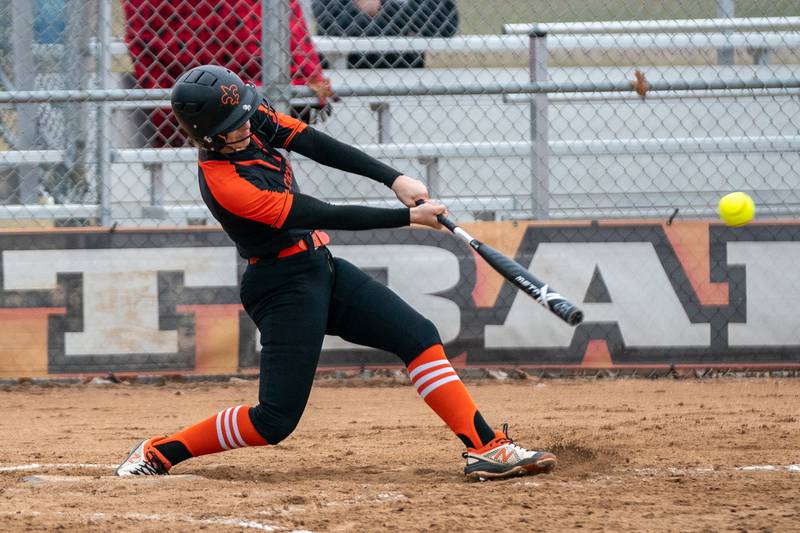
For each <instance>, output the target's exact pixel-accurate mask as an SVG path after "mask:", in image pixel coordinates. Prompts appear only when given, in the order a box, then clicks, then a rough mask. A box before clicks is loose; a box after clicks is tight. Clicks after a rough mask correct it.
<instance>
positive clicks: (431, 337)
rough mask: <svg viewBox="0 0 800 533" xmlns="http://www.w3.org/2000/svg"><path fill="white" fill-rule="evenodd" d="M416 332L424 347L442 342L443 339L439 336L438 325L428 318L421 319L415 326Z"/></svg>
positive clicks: (418, 341) (418, 340) (420, 343)
mask: <svg viewBox="0 0 800 533" xmlns="http://www.w3.org/2000/svg"><path fill="white" fill-rule="evenodd" d="M414 334H415V337H416V339H417V343H418V344H419V345H420V346H422V347H424V348H428V347H429V346H433V345H434V344H441V343H442V339H441V337H440V336H439V330H438V329H436V326H435V325H434V324H433V322H431V321H430V320H428V319H427V318H421V319H420V320H419V322H418V323H417V324H416V325H415V327H414Z"/></svg>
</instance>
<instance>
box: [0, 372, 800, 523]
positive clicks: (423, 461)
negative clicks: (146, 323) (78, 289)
mask: <svg viewBox="0 0 800 533" xmlns="http://www.w3.org/2000/svg"><path fill="white" fill-rule="evenodd" d="M468 386H469V387H470V389H471V391H472V392H473V395H474V396H475V399H476V402H477V403H478V405H479V406H480V408H481V410H482V412H483V413H484V416H485V417H486V418H487V420H489V421H490V422H492V423H494V424H495V425H496V426H497V427H500V425H501V424H502V423H503V422H508V423H509V425H510V431H509V433H510V435H511V437H512V438H514V439H515V441H517V442H518V443H520V444H522V445H524V446H528V447H533V448H542V449H549V450H551V451H553V452H555V453H556V454H558V456H559V460H560V463H559V466H558V468H557V469H556V471H555V472H554V473H552V474H550V475H540V476H536V477H525V478H514V479H511V480H506V481H497V482H484V483H480V482H478V483H470V482H467V481H466V480H465V479H464V476H463V471H462V468H463V459H462V458H461V456H460V454H461V451H462V449H461V444H460V442H459V441H458V440H457V439H456V438H455V437H454V436H453V435H452V434H450V432H449V431H448V430H447V428H446V427H445V426H444V425H443V424H442V423H441V422H440V421H439V419H438V418H437V417H436V416H435V415H434V414H433V413H432V412H430V411H429V410H428V408H427V406H426V405H425V404H424V402H423V401H421V400H420V399H419V398H418V397H417V396H416V394H415V392H414V390H413V388H412V387H410V386H407V385H406V386H403V385H397V384H395V385H391V386H373V385H370V384H367V383H365V384H364V385H363V386H355V387H353V386H341V384H338V385H337V384H333V385H331V384H328V383H325V382H321V383H318V385H317V387H316V388H315V390H314V392H313V394H312V397H311V400H310V403H309V406H308V409H307V411H306V414H305V417H304V418H303V420H302V421H301V423H300V426H299V427H298V429H297V430H296V432H295V433H294V434H293V435H292V436H291V437H289V439H287V440H286V441H284V442H283V443H281V444H280V445H278V446H275V447H265V448H250V449H242V450H236V451H232V452H227V453H224V454H218V455H211V456H206V457H200V458H196V459H192V460H189V461H187V462H185V463H182V464H180V465H178V466H177V467H176V468H174V469H173V471H172V474H173V475H170V476H164V477H158V478H133V479H131V478H116V477H114V476H113V475H112V472H113V468H114V466H115V465H116V464H117V463H119V462H120V461H121V460H122V459H123V458H124V457H125V455H126V452H127V450H128V449H129V448H130V446H131V445H132V444H134V443H135V442H136V441H137V439H141V438H144V437H149V436H154V435H158V434H166V433H170V432H174V431H176V430H178V429H180V428H181V427H183V426H185V425H188V424H191V423H194V422H196V421H199V420H201V419H203V418H205V417H207V416H210V415H211V414H214V413H215V412H216V411H218V410H220V409H223V408H225V407H228V406H231V405H238V404H240V403H252V402H254V400H255V398H256V397H257V385H256V383H255V382H254V381H242V380H236V381H234V382H226V383H192V384H187V383H168V384H166V385H162V386H156V385H135V384H134V385H127V384H117V385H108V386H90V385H75V386H68V387H64V386H50V387H46V386H38V385H30V384H29V385H13V386H4V387H2V388H1V389H0V412H2V417H0V435H2V437H0V445H1V447H0V530H2V531H43V530H53V529H60V530H79V531H104V532H105V531H109V530H113V531H115V532H126V531H158V532H163V531H164V530H176V531H195V530H206V531H245V530H247V531H250V530H254V531H461V530H464V531H478V530H483V531H486V530H490V531H491V530H509V531H561V530H576V529H582V530H608V531H623V530H639V531H667V530H671V531H676V530H680V531H722V530H737V531H739V530H742V531H744V530H746V531H756V530H759V531H790V530H796V528H797V527H798V524H800V521H799V520H800V489H798V487H800V451H799V450H800V380H797V379H783V378H781V379H778V378H750V379H736V378H717V379H710V380H669V379H659V380H646V379H627V380H616V381H606V380H599V381H598V380H582V379H574V380H548V379H544V380H540V379H527V380H520V381H515V382H513V383H507V382H504V383H498V382H496V381H479V382H471V383H469V384H468Z"/></svg>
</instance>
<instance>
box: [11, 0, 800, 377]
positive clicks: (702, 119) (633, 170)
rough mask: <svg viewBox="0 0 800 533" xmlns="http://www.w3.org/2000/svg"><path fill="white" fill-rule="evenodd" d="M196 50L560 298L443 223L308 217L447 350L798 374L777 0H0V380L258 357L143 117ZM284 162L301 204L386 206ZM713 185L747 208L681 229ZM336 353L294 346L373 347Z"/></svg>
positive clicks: (791, 86) (781, 10) (229, 252)
mask: <svg viewBox="0 0 800 533" xmlns="http://www.w3.org/2000/svg"><path fill="white" fill-rule="evenodd" d="M262 36H266V37H265V38H262ZM204 63H216V64H221V65H224V66H226V67H229V68H230V69H232V70H233V71H236V72H238V73H240V74H241V76H242V77H243V78H245V79H248V80H252V81H254V82H255V83H256V84H257V85H258V86H259V87H260V90H261V91H262V92H263V94H264V95H265V96H266V97H268V98H269V99H270V101H271V102H272V103H273V104H274V105H275V106H276V107H277V108H278V109H280V110H282V111H284V112H286V113H291V114H293V115H294V116H296V117H299V118H301V119H303V120H305V121H308V122H311V123H313V125H314V127H316V128H319V129H320V130H322V131H324V132H326V133H328V134H330V135H331V136H333V137H335V138H337V139H340V140H342V141H344V142H348V143H351V144H354V145H356V146H358V147H360V148H362V149H363V150H365V151H366V152H368V153H370V154H372V155H374V156H375V157H378V158H380V159H382V160H384V161H386V162H387V163H389V164H391V165H393V166H394V167H396V168H397V169H398V170H401V171H403V172H404V173H406V174H409V175H412V176H417V177H419V178H421V179H422V180H424V181H425V182H426V184H427V186H428V188H429V189H430V191H431V196H432V197H434V198H438V199H440V200H442V201H444V202H445V203H446V204H447V206H448V207H449V209H450V211H451V213H452V218H453V219H455V220H457V221H459V222H461V223H465V224H467V227H468V228H469V230H470V233H471V234H474V235H475V236H476V237H478V238H480V239H481V240H484V241H486V242H488V243H490V244H492V245H493V246H495V247H497V248H498V249H500V250H501V251H503V252H504V253H506V254H508V255H509V256H512V257H514V258H515V259H517V260H518V261H519V262H520V263H522V264H524V265H525V266H526V267H530V269H531V270H532V271H534V272H536V273H537V274H538V275H540V276H541V277H542V278H543V279H545V280H546V281H548V282H552V283H553V284H554V285H555V286H556V288H557V289H559V290H560V292H562V293H563V294H564V295H565V296H568V297H569V298H570V299H572V300H574V301H575V302H576V303H578V304H579V305H580V306H581V307H582V308H583V309H584V311H585V312H586V322H585V323H584V324H582V325H581V326H579V327H578V328H577V329H574V328H570V327H569V326H566V325H563V324H561V323H560V322H558V320H557V319H554V318H552V317H550V316H549V315H547V314H546V312H545V311H543V310H542V309H540V308H539V307H537V304H536V303H535V302H533V301H532V300H529V299H527V298H526V297H525V296H524V295H522V296H520V294H521V293H519V292H518V291H516V290H515V289H513V288H512V287H511V286H510V285H508V284H503V280H502V279H501V278H500V277H499V276H498V275H496V274H494V273H493V272H492V271H491V270H490V269H489V268H488V267H486V265H485V264H484V263H483V262H481V261H478V260H476V259H475V257H473V256H472V255H471V254H470V251H469V250H468V249H467V248H466V247H464V246H462V245H461V244H462V243H460V242H457V241H455V239H453V238H451V237H450V236H449V234H445V233H439V232H433V231H407V232H405V231H375V232H360V233H348V232H337V233H336V235H334V239H333V245H332V246H331V248H332V250H333V251H334V253H336V254H337V255H339V256H341V257H345V258H347V259H348V260H350V261H352V262H353V263H355V264H357V265H358V266H359V267H361V268H363V269H365V270H366V271H368V272H369V273H370V274H371V275H373V276H375V277H376V278H378V279H380V280H382V281H383V282H384V283H387V284H388V285H389V286H390V287H391V288H392V289H393V290H395V291H396V292H398V293H399V294H400V295H401V296H402V297H403V298H404V299H406V300H407V301H409V303H410V304H411V305H412V306H414V307H415V308H417V309H419V310H420V311H421V312H422V313H423V314H425V315H426V316H429V317H431V319H432V320H434V322H435V323H436V325H437V327H438V328H439V330H440V332H441V334H442V338H443V342H444V343H445V345H446V349H447V351H448V353H449V354H451V356H453V357H454V358H456V359H458V357H461V356H459V354H462V355H463V354H468V357H469V364H472V365H502V364H513V365H528V366H529V367H535V369H537V371H547V369H548V368H563V367H565V366H570V365H571V366H574V367H578V368H585V367H586V366H589V367H594V366H596V367H611V366H616V367H617V368H619V365H622V367H625V365H628V367H632V366H636V368H641V367H642V366H648V365H651V366H652V365H655V366H658V365H661V366H662V367H663V366H664V365H667V366H666V367H667V368H669V365H676V366H678V367H680V366H681V365H689V366H687V367H685V368H684V370H685V369H687V368H688V369H689V370H692V369H694V368H696V367H695V366H692V365H699V366H703V365H710V366H713V365H718V366H719V365H721V366H723V367H726V368H729V367H731V366H737V365H738V366H740V367H746V368H750V369H759V368H763V369H767V370H768V369H770V368H775V367H778V368H786V367H791V368H797V366H798V359H797V353H798V347H800V340H798V338H797V332H798V331H800V319H797V318H796V317H795V316H794V315H795V314H793V313H782V312H780V310H782V309H786V308H791V306H792V305H793V304H794V302H795V301H796V300H797V298H800V288H798V285H797V284H796V283H795V282H794V281H793V280H791V279H788V277H786V276H776V275H775V272H784V271H793V269H794V268H795V266H796V264H797V261H800V247H798V246H797V245H796V244H797V242H798V241H800V224H798V223H797V220H796V219H797V218H798V217H797V215H798V214H800V171H799V170H798V169H800V157H799V154H800V98H799V97H800V2H798V1H797V0H776V1H772V2H764V1H759V0H693V1H691V2H690V1H687V0H646V1H641V0H593V1H589V2H587V1H585V0H580V1H579V0H563V1H560V2H548V1H544V0H496V1H494V2H484V1H480V0H0V227H10V228H14V230H9V231H0V255H2V259H1V260H0V376H3V375H6V376H9V375H11V376H15V375H21V374H20V372H22V373H23V374H24V375H29V374H30V372H32V371H31V369H32V368H33V369H34V370H35V369H38V371H39V372H40V374H47V373H80V372H86V371H91V372H100V371H106V370H114V371H119V370H130V371H143V370H149V371H184V370H188V371H193V372H197V373H232V372H237V371H239V370H240V369H242V368H251V367H255V366H257V365H258V350H259V348H258V335H257V331H256V329H255V327H254V325H253V324H252V322H251V321H249V318H248V317H247V316H246V315H245V314H244V312H243V311H242V309H241V306H240V303H239V297H238V292H239V291H238V274H240V273H241V271H242V269H243V268H244V264H243V262H242V261H241V260H239V259H238V258H237V256H236V254H235V250H234V249H233V247H232V246H231V243H230V241H229V240H228V239H227V238H226V237H225V235H224V234H223V233H221V232H220V231H219V227H218V225H217V223H216V221H215V220H214V219H213V217H211V215H210V213H209V212H208V210H207V209H206V207H205V205H204V204H203V202H202V200H201V197H200V192H199V188H198V184H197V179H198V178H197V165H196V161H197V151H196V149H195V148H193V147H191V146H190V145H189V143H188V142H187V139H186V137H185V136H184V135H183V133H182V132H181V131H180V129H179V128H178V127H177V123H176V122H175V120H174V118H173V117H172V116H171V114H170V112H169V107H168V103H169V92H170V88H171V87H172V85H173V83H174V80H175V79H176V78H177V77H178V76H179V75H180V74H181V73H182V72H184V71H185V70H187V69H189V68H191V67H193V66H196V65H199V64H204ZM290 158H291V161H292V165H293V167H294V173H295V175H296V176H297V181H298V182H299V184H300V188H301V190H302V191H303V192H304V193H306V194H309V195H312V196H315V197H318V198H321V199H324V200H327V201H330V202H333V203H339V204H341V203H355V204H368V205H374V206H396V205H397V200H396V199H395V197H394V195H393V194H392V193H391V191H389V190H387V189H386V188H385V187H382V186H380V185H377V184H375V183H374V182H372V181H371V180H368V179H365V178H363V177H359V176H353V175H348V174H345V173H343V172H340V171H337V170H334V169H330V168H326V167H322V166H320V165H318V164H317V163H315V162H314V161H311V160H309V159H307V158H304V157H301V156H298V155H296V154H291V155H290ZM736 190H741V191H745V192H747V193H749V194H751V195H752V196H753V198H754V199H755V201H756V204H757V206H758V209H757V210H758V218H759V219H760V220H762V221H766V222H767V223H766V224H756V225H751V226H749V227H747V228H727V227H724V226H721V225H715V224H711V225H709V222H713V221H715V220H716V206H717V201H718V199H719V198H720V196H722V195H723V194H726V193H728V192H731V191H736ZM643 219H644V220H643ZM667 219H669V221H670V223H669V224H667V223H664V224H662V222H664V221H666V220H667ZM698 219H699V221H698ZM595 220H604V221H605V222H602V223H599V224H598V223H594V222H592V221H595ZM673 220H677V221H678V224H676V225H675V226H670V224H671V222H672V221H673ZM531 221H534V222H531ZM684 222H685V225H681V224H680V223H684ZM65 226H68V227H74V228H75V229H71V230H62V231H49V230H48V229H44V230H42V229H36V230H31V228H42V227H43V228H53V227H65ZM676 226H679V227H677V228H676ZM176 228H177V229H176ZM565 265H567V267H566V268H565ZM776 309H777V310H779V311H778V312H775V310H776ZM4 313H5V314H4ZM535 313H541V314H535ZM12 320H13V321H14V322H10V321H12ZM8 324H15V325H18V327H17V326H15V327H7V325H8ZM365 353H367V352H365V351H360V350H358V349H357V348H355V347H354V346H352V345H348V344H344V343H342V342H341V341H337V340H331V339H328V340H326V345H325V351H324V352H323V357H322V363H323V364H331V365H339V366H350V367H358V366H359V365H361V366H364V365H365V364H390V363H391V364H396V363H397V360H396V358H393V357H391V356H389V355H388V354H377V355H376V354H375V352H370V353H371V355H365ZM464 357H466V355H464ZM461 361H462V362H464V361H465V359H463V360H461ZM15 365H16V366H15ZM36 365H39V366H36ZM754 365H755V366H754ZM759 365H761V366H759ZM20 369H21V370H20Z"/></svg>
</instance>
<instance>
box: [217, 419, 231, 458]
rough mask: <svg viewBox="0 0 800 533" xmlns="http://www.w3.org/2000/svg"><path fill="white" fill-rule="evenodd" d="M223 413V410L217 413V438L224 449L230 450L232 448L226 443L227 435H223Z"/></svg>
mask: <svg viewBox="0 0 800 533" xmlns="http://www.w3.org/2000/svg"><path fill="white" fill-rule="evenodd" d="M222 413H223V411H220V412H219V413H217V439H218V440H219V445H220V446H222V449H223V450H229V449H230V448H228V446H227V445H226V444H225V437H223V436H222V418H221V417H222Z"/></svg>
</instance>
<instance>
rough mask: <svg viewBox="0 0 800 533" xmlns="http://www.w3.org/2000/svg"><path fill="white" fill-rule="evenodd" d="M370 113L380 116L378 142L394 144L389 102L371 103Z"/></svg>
mask: <svg viewBox="0 0 800 533" xmlns="http://www.w3.org/2000/svg"><path fill="white" fill-rule="evenodd" d="M369 109H370V111H373V112H375V113H377V114H378V142H379V143H390V142H392V111H391V108H390V106H389V104H388V103H387V102H370V104H369Z"/></svg>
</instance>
